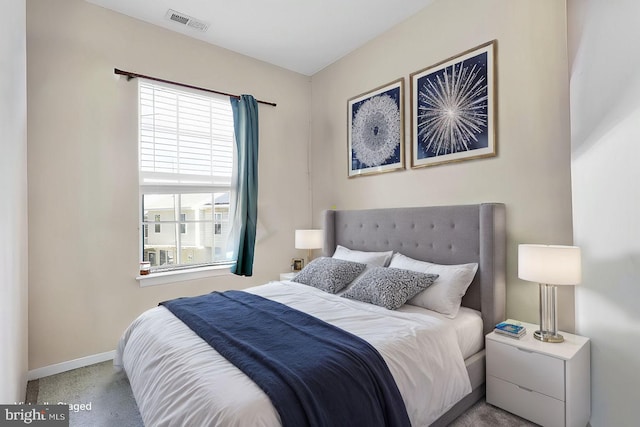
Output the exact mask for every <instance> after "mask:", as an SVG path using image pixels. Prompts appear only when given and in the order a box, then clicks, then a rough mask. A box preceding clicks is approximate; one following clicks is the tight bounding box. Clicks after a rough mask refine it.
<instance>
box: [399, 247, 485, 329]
mask: <svg viewBox="0 0 640 427" xmlns="http://www.w3.org/2000/svg"><path fill="white" fill-rule="evenodd" d="M389 266H390V267H395V268H404V269H406V270H411V271H418V272H421V273H432V274H437V275H438V279H437V280H436V281H435V283H434V284H433V286H430V287H429V288H428V289H426V290H424V291H422V292H420V293H419V294H417V295H416V296H415V297H413V298H411V299H410V300H409V301H407V304H411V305H417V306H419V307H424V308H426V309H429V310H433V311H437V312H438V313H441V314H444V315H445V316H447V317H449V318H454V317H456V315H457V314H458V310H460V304H461V303H462V297H463V296H464V294H465V293H466V292H467V289H468V288H469V285H470V284H471V281H473V278H474V276H475V275H476V271H477V270H478V264H477V263H471V264H457V265H441V264H432V263H430V262H426V261H418V260H416V259H413V258H409V257H408V256H404V255H402V254H399V253H396V254H394V255H393V258H392V259H391V264H389Z"/></svg>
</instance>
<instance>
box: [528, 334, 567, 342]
mask: <svg viewBox="0 0 640 427" xmlns="http://www.w3.org/2000/svg"><path fill="white" fill-rule="evenodd" d="M533 337H534V338H535V339H537V340H539V341H543V342H552V343H559V342H563V341H564V337H563V336H562V335H560V334H555V335H553V333H551V332H543V331H535V332H534V333H533Z"/></svg>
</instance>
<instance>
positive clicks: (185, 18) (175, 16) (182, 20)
mask: <svg viewBox="0 0 640 427" xmlns="http://www.w3.org/2000/svg"><path fill="white" fill-rule="evenodd" d="M165 18H167V19H168V20H170V21H174V22H177V23H178V24H182V25H186V26H187V27H191V28H193V29H194V30H197V31H202V32H205V31H207V29H209V24H208V23H206V22H204V21H200V20H198V19H196V18H193V17H191V16H189V15H185V14H184V13H180V12H176V11H175V10H173V9H169V10H167V13H166V15H165Z"/></svg>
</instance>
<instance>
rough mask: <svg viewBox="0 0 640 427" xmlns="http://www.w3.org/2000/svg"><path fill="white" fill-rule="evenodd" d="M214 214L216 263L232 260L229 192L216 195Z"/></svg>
mask: <svg viewBox="0 0 640 427" xmlns="http://www.w3.org/2000/svg"><path fill="white" fill-rule="evenodd" d="M213 200H214V205H213V212H209V214H210V215H213V230H212V231H213V240H214V244H213V257H214V259H215V260H216V261H230V260H232V253H231V251H230V247H229V232H230V229H231V227H230V226H229V192H228V191H225V192H223V193H214V195H213Z"/></svg>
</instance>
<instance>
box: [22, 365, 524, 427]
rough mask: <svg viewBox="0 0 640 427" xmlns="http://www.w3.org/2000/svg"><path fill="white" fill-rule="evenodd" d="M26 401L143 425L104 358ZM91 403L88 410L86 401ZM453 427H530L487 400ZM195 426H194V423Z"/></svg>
mask: <svg viewBox="0 0 640 427" xmlns="http://www.w3.org/2000/svg"><path fill="white" fill-rule="evenodd" d="M27 402H29V403H38V404H41V403H45V402H47V403H58V402H65V403H68V404H71V405H76V407H77V405H82V404H84V405H85V408H84V409H81V408H79V407H77V409H79V410H78V411H77V412H75V411H70V412H69V425H70V426H71V427H74V426H80V427H85V426H87V427H112V426H118V427H142V426H143V423H142V419H141V418H140V413H139V412H138V407H137V406H136V402H135V399H134V398H133V394H132V392H131V387H130V386H129V381H128V380H127V377H126V375H125V374H124V373H122V372H119V373H118V372H115V371H114V369H113V362H112V361H107V362H103V363H98V364H96V365H91V366H87V367H85V368H79V369H74V370H72V371H68V372H64V373H62V374H57V375H52V376H50V377H45V378H40V379H39V380H34V381H29V383H28V385H27ZM88 404H91V407H90V410H88V409H87V408H86V405H88ZM451 426H452V427H512V426H513V427H515V426H518V427H531V426H535V424H532V423H530V422H528V421H526V420H523V419H522V418H520V417H517V416H515V415H512V414H510V413H508V412H505V411H503V410H501V409H498V408H496V407H493V406H491V405H489V404H487V403H486V402H485V401H484V399H483V400H481V401H479V402H478V403H476V404H475V405H474V406H473V407H472V408H471V409H469V410H468V411H467V412H466V413H464V414H462V415H461V416H460V417H459V418H458V419H457V420H455V421H454V422H453V423H452V424H451ZM194 427H197V426H194Z"/></svg>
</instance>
